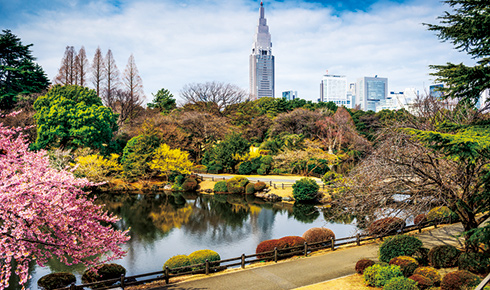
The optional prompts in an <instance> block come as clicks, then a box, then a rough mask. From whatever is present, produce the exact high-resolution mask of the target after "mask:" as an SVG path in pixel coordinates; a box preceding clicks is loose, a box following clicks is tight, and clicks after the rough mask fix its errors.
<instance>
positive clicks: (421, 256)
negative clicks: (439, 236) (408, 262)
mask: <svg viewBox="0 0 490 290" xmlns="http://www.w3.org/2000/svg"><path fill="white" fill-rule="evenodd" d="M413 257H414V258H415V260H417V262H418V263H419V265H420V266H429V249H427V248H424V247H421V248H420V249H418V250H417V252H415V254H413Z"/></svg>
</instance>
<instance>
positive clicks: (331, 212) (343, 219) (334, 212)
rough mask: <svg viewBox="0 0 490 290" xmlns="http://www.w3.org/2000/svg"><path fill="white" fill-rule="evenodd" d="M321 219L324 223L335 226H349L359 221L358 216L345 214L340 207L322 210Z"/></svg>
mask: <svg viewBox="0 0 490 290" xmlns="http://www.w3.org/2000/svg"><path fill="white" fill-rule="evenodd" d="M322 212H323V218H324V219H325V221H327V222H330V223H336V224H351V223H352V222H353V221H354V220H357V221H359V218H358V215H356V214H355V213H350V212H347V211H346V210H345V209H344V208H342V207H340V206H331V207H328V208H323V209H322Z"/></svg>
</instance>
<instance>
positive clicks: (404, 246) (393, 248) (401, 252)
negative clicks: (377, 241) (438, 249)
mask: <svg viewBox="0 0 490 290" xmlns="http://www.w3.org/2000/svg"><path fill="white" fill-rule="evenodd" d="M421 247H422V242H421V241H420V240H419V239H418V238H416V237H413V236H408V235H397V236H393V237H389V238H387V239H386V240H385V241H384V242H383V243H382V244H381V246H380V247H379V259H380V260H381V261H382V262H386V263H388V262H390V260H391V259H393V258H395V257H398V256H412V255H413V254H415V253H416V252H417V251H418V250H419V249H420V248H421Z"/></svg>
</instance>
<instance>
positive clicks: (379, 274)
mask: <svg viewBox="0 0 490 290" xmlns="http://www.w3.org/2000/svg"><path fill="white" fill-rule="evenodd" d="M362 276H363V278H364V281H366V283H367V284H368V285H369V286H374V287H383V286H384V285H385V284H386V283H388V281H390V280H391V279H392V278H395V277H401V276H403V273H402V270H400V266H397V265H390V266H383V265H379V264H374V265H372V266H371V267H367V268H366V269H365V270H364V274H363V275H362Z"/></svg>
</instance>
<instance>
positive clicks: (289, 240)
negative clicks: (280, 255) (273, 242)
mask: <svg viewBox="0 0 490 290" xmlns="http://www.w3.org/2000/svg"><path fill="white" fill-rule="evenodd" d="M305 242H306V240H305V239H303V238H302V237H298V236H286V237H283V238H280V239H279V240H278V241H277V248H278V249H286V248H291V247H297V246H301V245H304V243H305Z"/></svg>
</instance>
